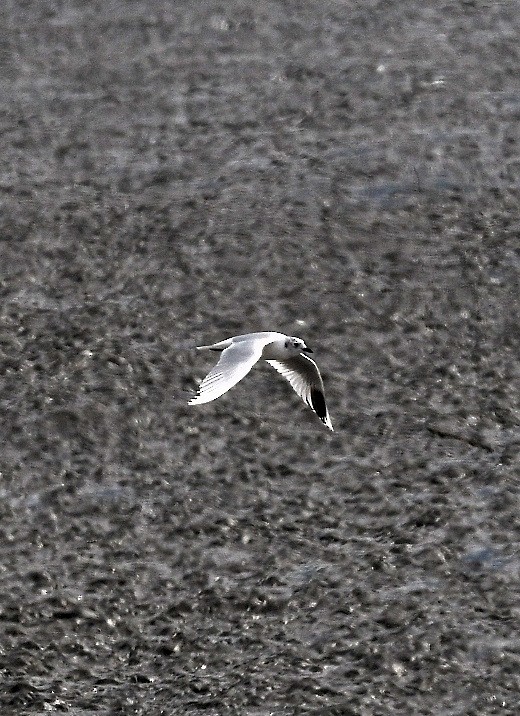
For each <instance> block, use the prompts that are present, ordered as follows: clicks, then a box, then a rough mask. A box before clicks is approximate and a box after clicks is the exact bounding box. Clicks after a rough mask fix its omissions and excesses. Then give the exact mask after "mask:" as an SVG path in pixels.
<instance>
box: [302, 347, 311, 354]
mask: <svg viewBox="0 0 520 716" xmlns="http://www.w3.org/2000/svg"><path fill="white" fill-rule="evenodd" d="M302 351H303V352H304V353H314V351H313V350H312V348H309V346H305V348H302Z"/></svg>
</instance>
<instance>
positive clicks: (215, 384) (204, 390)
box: [188, 331, 334, 430]
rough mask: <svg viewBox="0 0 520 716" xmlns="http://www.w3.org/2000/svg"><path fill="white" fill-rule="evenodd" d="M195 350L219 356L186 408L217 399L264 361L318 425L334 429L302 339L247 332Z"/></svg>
mask: <svg viewBox="0 0 520 716" xmlns="http://www.w3.org/2000/svg"><path fill="white" fill-rule="evenodd" d="M197 350H199V351H202V350H210V351H219V352H220V353H221V355H220V359H219V361H218V363H217V364H216V366H214V367H213V368H212V369H211V370H210V372H209V373H208V374H207V376H206V377H205V378H204V380H203V381H202V382H201V384H200V385H199V389H198V391H197V394H196V395H194V396H193V398H192V399H191V400H190V401H189V403H188V405H200V404H201V403H210V402H211V401H212V400H215V399H216V398H220V396H221V395H223V394H224V393H227V391H228V390H229V389H230V388H232V387H233V386H234V385H236V384H237V383H238V382H239V381H240V380H242V378H243V377H244V376H246V375H247V374H248V373H249V371H250V370H251V368H252V367H253V366H254V364H255V363H257V362H258V361H259V360H260V358H263V359H264V360H266V361H267V362H268V363H269V364H270V365H272V366H273V368H275V369H276V370H277V371H278V372H279V373H281V374H282V375H283V377H284V378H286V379H287V380H288V381H289V383H290V384H291V386H292V387H293V388H294V390H295V391H296V393H298V395H299V396H300V398H302V399H303V400H304V401H305V402H306V403H307V405H308V406H309V407H310V408H312V410H314V412H315V413H316V415H317V416H318V418H319V419H320V420H321V422H322V423H323V424H324V425H326V426H327V427H328V428H330V430H334V428H333V427H332V423H331V422H330V416H329V411H328V410H327V405H326V403H325V393H324V391H323V381H322V379H321V375H320V371H319V370H318V366H317V365H316V363H315V362H314V361H313V360H312V358H309V356H308V355H306V353H312V350H311V349H310V348H309V347H308V346H307V345H306V344H305V341H302V339H301V338H295V337H294V336H286V335H284V334H283V333H275V332H273V331H264V332H262V333H246V334H245V335H243V336H234V337H233V338H226V339H225V340H224V341H220V342H219V343H214V344H213V345H211V346H197Z"/></svg>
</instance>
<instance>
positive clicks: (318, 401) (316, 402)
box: [311, 388, 327, 423]
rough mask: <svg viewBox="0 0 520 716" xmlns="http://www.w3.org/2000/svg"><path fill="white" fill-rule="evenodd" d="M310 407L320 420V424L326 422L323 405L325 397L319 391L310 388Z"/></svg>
mask: <svg viewBox="0 0 520 716" xmlns="http://www.w3.org/2000/svg"><path fill="white" fill-rule="evenodd" d="M311 405H312V409H313V410H314V412H315V413H316V415H317V416H318V418H319V419H320V420H321V422H322V423H326V422H327V406H326V405H325V396H324V395H323V393H322V392H321V390H317V389H316V388H311Z"/></svg>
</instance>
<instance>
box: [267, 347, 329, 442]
mask: <svg viewBox="0 0 520 716" xmlns="http://www.w3.org/2000/svg"><path fill="white" fill-rule="evenodd" d="M267 362H268V363H269V364H270V365H272V366H273V368H275V369H276V370H277V371H278V372H279V373H281V375H283V377H284V378H285V379H286V380H288V381H289V383H290V384H291V386H292V387H293V388H294V390H295V391H296V393H298V395H299V396H300V398H302V400H304V401H305V402H306V403H307V405H308V406H309V407H310V408H312V410H314V412H315V413H316V415H317V416H318V418H319V419H320V420H321V422H322V423H323V424H324V425H326V426H327V427H328V428H330V429H331V430H334V428H333V427H332V423H331V421H330V416H329V411H328V410H327V404H326V403H325V393H324V390H323V381H322V379H321V375H320V371H319V370H318V366H317V365H316V363H315V362H314V361H313V360H312V358H309V357H308V356H306V355H305V354H303V353H300V355H297V356H295V357H294V358H288V359H287V360H284V361H280V360H268V361H267Z"/></svg>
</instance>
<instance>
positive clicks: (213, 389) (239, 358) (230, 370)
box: [188, 341, 264, 405]
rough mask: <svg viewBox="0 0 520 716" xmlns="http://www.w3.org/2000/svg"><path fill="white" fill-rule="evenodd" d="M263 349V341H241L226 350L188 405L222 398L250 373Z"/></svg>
mask: <svg viewBox="0 0 520 716" xmlns="http://www.w3.org/2000/svg"><path fill="white" fill-rule="evenodd" d="M263 348H264V343H263V342H262V341H241V342H239V343H232V344H231V345H230V346H229V348H225V349H224V350H223V351H222V354H221V356H220V360H219V362H218V363H217V365H216V366H215V367H214V368H212V369H211V370H210V372H209V373H208V374H207V376H206V377H205V378H204V380H203V381H202V382H201V384H200V385H199V389H198V391H197V394H196V395H195V396H194V397H193V398H192V399H191V400H190V401H189V402H188V405H198V404H200V403H210V402H211V401H212V400H215V399H216V398H220V396H221V395H223V394H224V393H226V392H227V391H228V390H229V389H230V388H232V387H233V386H234V385H236V384H237V383H238V381H239V380H242V378H243V377H244V376H245V375H247V374H248V373H249V371H250V370H251V368H252V367H253V366H254V364H255V363H256V362H257V361H258V360H259V358H260V357H261V355H262V350H263Z"/></svg>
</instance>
